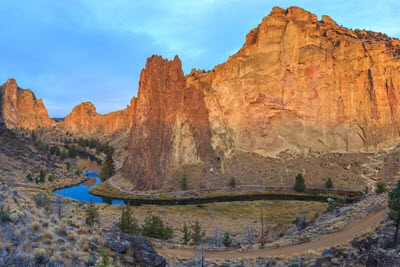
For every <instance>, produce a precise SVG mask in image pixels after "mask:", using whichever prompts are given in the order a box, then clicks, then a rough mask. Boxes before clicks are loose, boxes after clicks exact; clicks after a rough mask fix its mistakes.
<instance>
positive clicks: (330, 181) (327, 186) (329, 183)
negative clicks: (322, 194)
mask: <svg viewBox="0 0 400 267" xmlns="http://www.w3.org/2000/svg"><path fill="white" fill-rule="evenodd" d="M325 186H326V188H333V182H332V179H331V177H329V178H328V180H327V181H326V183H325Z"/></svg>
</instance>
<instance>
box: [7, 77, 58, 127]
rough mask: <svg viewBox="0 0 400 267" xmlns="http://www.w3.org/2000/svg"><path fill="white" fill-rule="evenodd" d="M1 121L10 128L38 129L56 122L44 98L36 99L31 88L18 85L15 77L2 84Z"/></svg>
mask: <svg viewBox="0 0 400 267" xmlns="http://www.w3.org/2000/svg"><path fill="white" fill-rule="evenodd" d="M0 121H2V122H4V123H5V125H6V126H7V127H8V128H16V127H22V128H26V129H36V128H38V127H43V126H48V125H51V124H52V123H54V121H53V120H52V119H50V117H49V114H48V113H47V110H46V107H45V106H44V104H43V101H42V99H36V96H35V94H34V93H33V92H32V91H31V90H30V89H21V88H19V87H18V85H17V83H16V81H15V79H8V80H7V82H6V83H5V84H3V85H1V86H0Z"/></svg>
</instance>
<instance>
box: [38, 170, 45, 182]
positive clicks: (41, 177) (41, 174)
mask: <svg viewBox="0 0 400 267" xmlns="http://www.w3.org/2000/svg"><path fill="white" fill-rule="evenodd" d="M44 178H45V173H44V171H43V170H42V169H41V170H40V174H39V182H41V183H44Z"/></svg>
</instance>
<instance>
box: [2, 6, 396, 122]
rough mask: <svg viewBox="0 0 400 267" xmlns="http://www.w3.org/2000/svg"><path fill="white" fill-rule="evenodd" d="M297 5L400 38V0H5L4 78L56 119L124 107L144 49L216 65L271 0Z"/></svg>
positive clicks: (188, 63) (146, 53)
mask: <svg viewBox="0 0 400 267" xmlns="http://www.w3.org/2000/svg"><path fill="white" fill-rule="evenodd" d="M293 5H295V6H300V7H302V8H304V9H307V10H308V11H310V12H312V13H314V14H316V15H317V16H318V19H321V16H322V15H329V16H330V17H332V18H333V19H334V20H335V21H336V22H337V23H338V24H339V25H343V26H346V27H348V28H353V29H355V28H359V29H364V28H365V29H370V30H374V31H380V32H383V33H386V34H388V35H389V36H392V37H397V38H400V16H399V14H400V1H399V0H388V1H379V0H378V1H377V0H375V1H370V0H365V1H351V0H347V1H343V0H336V1H279V0H275V1H272V0H270V1H268V0H246V1H243V0H220V1H217V0H203V1H200V0H190V1H189V0H182V1H173V0H169V1H133V0H131V1H128V0H113V1H101V0H79V1H78V0H68V1H67V0H64V1H54V0H48V1H44V0H35V1H32V0H27V1H24V0H18V1H16V0H1V4H0V14H1V16H0V25H1V28H0V36H1V42H0V56H1V57H0V63H1V64H0V83H3V82H5V81H6V80H7V78H15V79H16V80H17V83H18V85H19V86H20V87H22V88H30V89H32V90H33V91H34V92H35V94H36V97H37V98H43V101H44V103H45V105H46V107H47V109H48V111H49V114H50V116H51V117H63V116H65V115H67V114H68V113H70V112H71V110H72V108H73V107H74V106H75V105H77V104H79V103H81V102H83V101H91V102H92V103H94V105H95V106H96V108H97V111H98V112H100V113H107V112H110V111H115V110H119V109H123V108H125V107H126V105H127V104H128V103H129V102H130V99H131V98H132V97H133V96H136V95H137V89H138V82H139V75H140V71H141V69H142V68H143V67H144V66H145V63H146V59H147V57H150V56H151V55H153V54H158V55H162V56H163V57H166V58H169V59H173V57H174V56H175V55H176V54H177V55H179V57H180V59H181V60H182V65H183V70H184V72H185V73H188V72H190V70H191V69H192V68H197V69H212V68H213V67H214V66H215V65H217V64H221V63H223V62H225V61H226V60H227V59H228V57H229V56H230V55H232V54H234V53H236V52H237V50H239V49H240V47H241V46H242V45H243V43H244V41H245V36H246V34H247V33H248V32H249V31H250V30H251V29H253V28H255V27H256V26H257V25H258V24H259V23H260V22H261V20H262V18H263V17H265V16H267V15H268V14H269V13H270V11H271V9H272V7H274V6H280V7H283V8H287V7H289V6H293Z"/></svg>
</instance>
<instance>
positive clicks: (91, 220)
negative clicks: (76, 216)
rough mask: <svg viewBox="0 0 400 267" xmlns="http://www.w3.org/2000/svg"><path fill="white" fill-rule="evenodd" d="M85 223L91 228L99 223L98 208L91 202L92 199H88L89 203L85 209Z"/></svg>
mask: <svg viewBox="0 0 400 267" xmlns="http://www.w3.org/2000/svg"><path fill="white" fill-rule="evenodd" d="M85 212H86V223H87V224H88V225H90V226H93V225H94V224H95V223H100V214H99V208H98V207H96V204H95V203H94V202H93V200H92V198H90V202H89V205H88V208H87V209H86V211H85Z"/></svg>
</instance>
